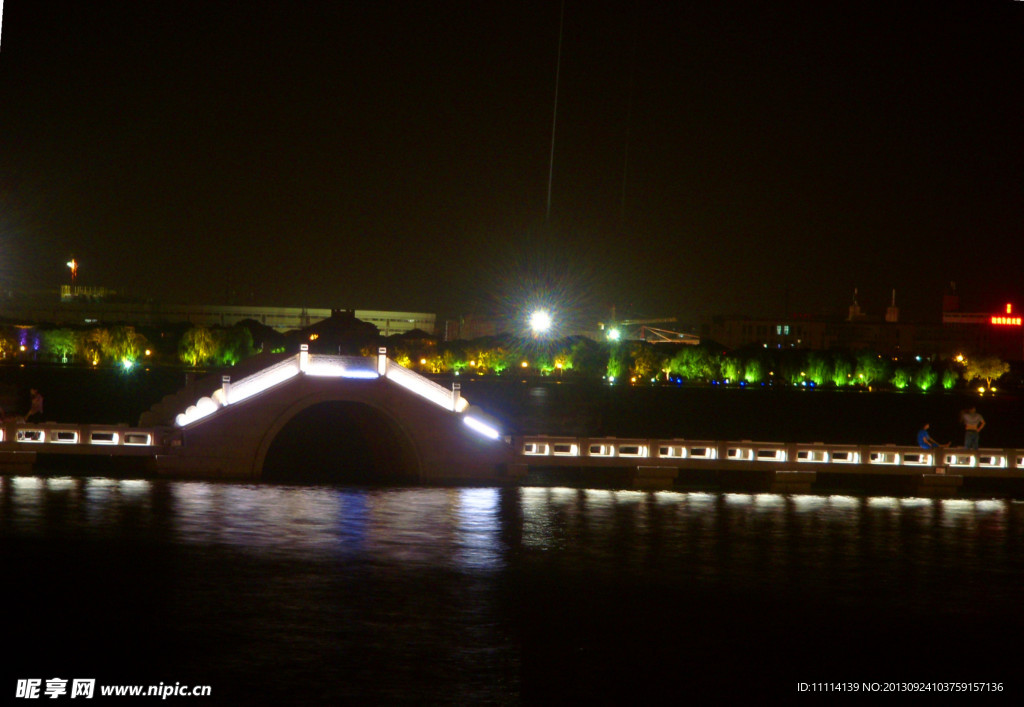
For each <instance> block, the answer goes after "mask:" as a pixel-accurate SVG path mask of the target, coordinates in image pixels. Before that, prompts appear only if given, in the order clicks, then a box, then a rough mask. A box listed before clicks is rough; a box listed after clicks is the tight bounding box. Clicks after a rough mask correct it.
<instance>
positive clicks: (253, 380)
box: [227, 360, 299, 405]
mask: <svg viewBox="0 0 1024 707" xmlns="http://www.w3.org/2000/svg"><path fill="white" fill-rule="evenodd" d="M297 375H299V367H298V365H297V363H296V362H295V361H294V360H292V361H288V362H287V364H286V365H282V366H279V367H276V368H268V369H266V370H264V371H262V372H261V373H258V374H257V375H255V376H250V377H249V378H243V379H242V380H240V381H238V382H237V383H232V384H231V386H230V388H229V389H228V390H229V393H228V399H227V403H228V404H229V405H234V404H235V403H240V402H242V401H243V400H246V399H247V398H251V397H252V396H254V395H259V394H260V393H262V392H263V391H264V390H269V389H270V388H273V387H274V386H275V385H279V384H281V383H284V382H285V381H286V380H288V379H290V378H294V377H295V376H297Z"/></svg>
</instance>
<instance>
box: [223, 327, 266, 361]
mask: <svg viewBox="0 0 1024 707" xmlns="http://www.w3.org/2000/svg"><path fill="white" fill-rule="evenodd" d="M214 338H215V342H216V345H217V353H216V358H217V361H218V363H219V364H220V365H222V366H234V365H235V364H236V363H238V362H239V361H242V360H244V359H246V358H249V357H250V356H252V355H253V354H254V353H256V348H255V346H253V342H252V332H251V331H249V329H248V328H247V327H241V326H233V327H229V328H227V329H222V330H220V331H218V332H217V334H216V336H215V337H214Z"/></svg>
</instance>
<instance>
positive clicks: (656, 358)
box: [632, 344, 665, 380]
mask: <svg viewBox="0 0 1024 707" xmlns="http://www.w3.org/2000/svg"><path fill="white" fill-rule="evenodd" d="M632 353H633V375H635V376H636V377H637V378H639V379H641V380H648V379H650V378H653V377H655V376H657V375H658V373H660V371H661V369H662V367H663V364H664V359H665V357H664V356H662V355H661V353H660V352H659V351H657V349H655V348H654V346H652V345H650V344H638V345H636V346H634V347H633V351H632Z"/></svg>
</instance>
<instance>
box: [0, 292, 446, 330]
mask: <svg viewBox="0 0 1024 707" xmlns="http://www.w3.org/2000/svg"><path fill="white" fill-rule="evenodd" d="M113 295H114V293H113V292H112V291H110V290H107V289H105V288H100V287H90V288H84V287H74V288H72V287H69V286H64V287H62V288H61V297H60V300H59V301H54V300H53V299H50V298H41V297H35V298H28V299H18V298H13V299H9V300H7V301H5V302H3V303H0V319H4V320H7V321H9V322H14V323H22V322H31V323H49V324H55V325H57V326H85V325H91V324H130V325H133V326H161V325H164V324H178V323H188V324H193V325H197V326H200V325H201V326H223V327H227V326H233V325H235V324H237V323H238V322H241V321H243V320H246V319H252V320H255V321H257V322H259V323H260V324H263V325H264V326H268V327H271V328H273V329H275V330H277V331H280V332H287V331H292V330H295V329H304V328H306V327H308V326H310V325H311V324H313V323H314V322H318V321H322V320H324V319H330V318H331V315H332V312H333V311H336V310H332V309H330V308H313V307H260V306H224V305H176V304H161V303H156V302H139V301H118V300H117V298H116V297H114V296H113ZM50 297H52V295H51V296H50ZM355 318H356V319H359V320H360V321H363V322H366V323H368V324H372V325H374V326H375V327H377V329H378V330H380V333H381V334H382V335H384V336H391V335H392V334H401V333H404V332H407V331H412V330H414V329H420V330H423V331H426V332H429V333H434V332H435V327H436V319H437V317H436V315H435V314H431V313H427V312H389V311H382V310H367V309H357V310H355Z"/></svg>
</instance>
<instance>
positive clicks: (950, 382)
mask: <svg viewBox="0 0 1024 707" xmlns="http://www.w3.org/2000/svg"><path fill="white" fill-rule="evenodd" d="M958 380H960V373H959V372H958V371H954V370H953V369H951V368H947V369H946V370H944V371H943V372H942V387H943V388H945V389H946V390H952V389H953V388H955V387H956V383H957V381H958Z"/></svg>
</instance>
